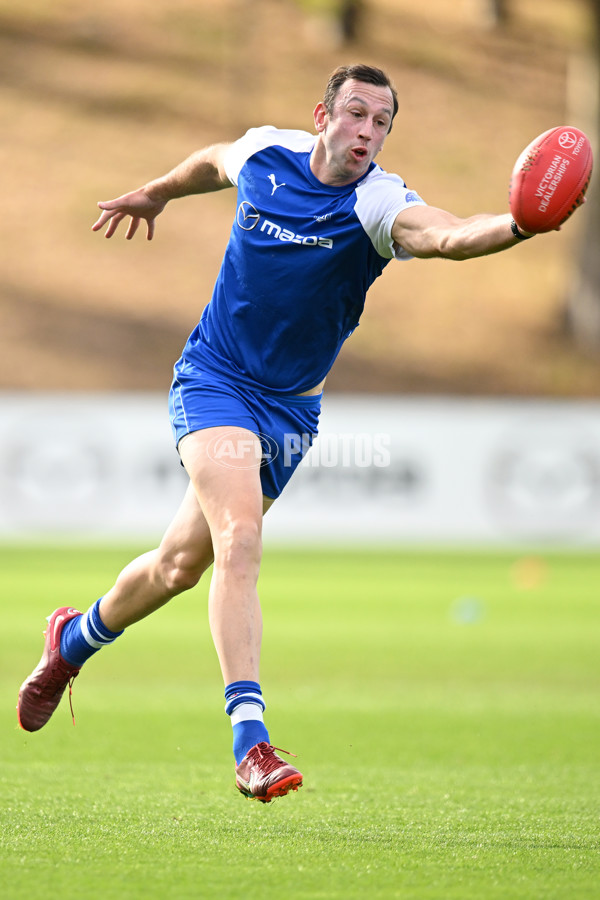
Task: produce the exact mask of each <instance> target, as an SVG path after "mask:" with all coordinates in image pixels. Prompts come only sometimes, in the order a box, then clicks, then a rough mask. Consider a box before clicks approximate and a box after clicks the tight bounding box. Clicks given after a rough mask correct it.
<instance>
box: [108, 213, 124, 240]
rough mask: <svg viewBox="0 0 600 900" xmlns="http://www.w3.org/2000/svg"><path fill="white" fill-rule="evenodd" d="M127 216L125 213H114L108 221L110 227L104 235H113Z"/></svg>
mask: <svg viewBox="0 0 600 900" xmlns="http://www.w3.org/2000/svg"><path fill="white" fill-rule="evenodd" d="M124 218H125V213H119V212H118V213H113V215H112V218H111V220H110V222H109V223H108V228H107V229H106V232H105V234H104V237H107V238H109V237H112V236H113V234H114V233H115V231H116V230H117V228H118V227H119V223H120V222H121V221H122V220H123V219H124Z"/></svg>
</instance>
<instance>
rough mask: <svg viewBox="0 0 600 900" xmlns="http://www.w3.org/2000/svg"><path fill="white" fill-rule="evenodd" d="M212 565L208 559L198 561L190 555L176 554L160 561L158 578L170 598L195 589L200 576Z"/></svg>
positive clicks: (198, 559)
mask: <svg viewBox="0 0 600 900" xmlns="http://www.w3.org/2000/svg"><path fill="white" fill-rule="evenodd" d="M211 563H212V557H211V558H210V559H200V558H198V557H195V556H194V554H191V553H176V554H173V555H171V556H165V557H162V558H161V560H160V563H159V565H160V578H161V580H162V582H163V583H164V585H165V588H166V591H167V593H168V594H170V595H171V596H173V597H174V596H175V595H176V594H182V593H183V592H184V591H189V590H190V588H193V587H195V586H196V585H197V584H198V582H199V581H200V578H201V577H202V574H203V573H204V572H205V571H206V569H208V567H209V566H210V564H211Z"/></svg>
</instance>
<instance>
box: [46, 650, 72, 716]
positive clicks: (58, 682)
mask: <svg viewBox="0 0 600 900" xmlns="http://www.w3.org/2000/svg"><path fill="white" fill-rule="evenodd" d="M60 663H61V665H60V666H57V668H56V669H55V671H54V672H53V673H52V675H50V677H49V678H48V682H47V689H49V690H54V689H60V688H62V687H63V685H64V683H65V676H66V677H67V685H68V688H69V709H70V710H71V718H72V719H73V725H75V712H74V710H73V682H74V681H75V679H76V678H77V676H78V675H79V669H77V670H76V671H73V668H72V666H68V665H67V664H65V663H64V661H63V660H62V659H61V660H60Z"/></svg>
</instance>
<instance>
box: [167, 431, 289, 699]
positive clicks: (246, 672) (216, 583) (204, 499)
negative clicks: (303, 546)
mask: <svg viewBox="0 0 600 900" xmlns="http://www.w3.org/2000/svg"><path fill="white" fill-rule="evenodd" d="M225 434H226V435H227V437H228V439H230V440H231V441H238V440H239V446H242V447H244V446H245V447H247V450H248V453H247V455H243V454H242V455H241V458H236V459H232V460H229V461H228V465H227V466H223V465H222V464H220V463H219V462H217V461H215V460H214V459H212V458H211V452H210V451H211V446H213V445H214V444H213V442H214V441H216V440H217V439H218V438H219V436H221V435H225ZM259 447H260V445H259V442H258V439H257V438H256V436H255V435H253V434H252V432H250V431H247V430H246V429H242V428H231V427H219V428H208V429H205V430H204V431H199V432H194V433H193V434H190V435H188V436H187V437H186V438H185V439H184V440H183V441H182V442H181V444H180V453H181V458H182V460H183V464H184V465H185V468H186V470H187V472H188V474H189V476H190V479H191V481H192V484H193V485H194V488H195V490H196V496H197V497H198V499H199V503H200V505H201V507H202V511H203V513H204V516H205V519H206V521H207V523H208V525H209V527H210V533H211V537H212V546H213V548H214V568H213V576H212V581H211V587H210V596H209V621H210V627H211V633H212V637H213V641H214V644H215V648H216V650H217V655H218V657H219V662H220V665H221V671H222V673H223V679H224V682H225V684H230V683H231V682H233V681H241V680H249V681H259V680H260V678H259V661H260V646H261V640H262V615H261V609H260V603H259V600H258V593H257V589H256V584H257V581H258V573H259V568H260V562H261V555H262V538H261V534H262V516H263V512H264V511H266V509H267V508H268V507H269V506H270V504H271V503H272V501H271V500H269V499H267V498H263V495H262V490H261V485H260V470H259V465H258V462H256V464H255V465H251V464H249V460H250V462H251V461H252V459H254V460H256V459H257V450H258V449H259ZM259 456H260V455H258V458H259Z"/></svg>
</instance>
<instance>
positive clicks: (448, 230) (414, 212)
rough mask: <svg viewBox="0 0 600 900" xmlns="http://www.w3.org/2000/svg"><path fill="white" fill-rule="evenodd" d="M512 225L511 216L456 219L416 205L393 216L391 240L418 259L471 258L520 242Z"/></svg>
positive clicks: (478, 216) (443, 211) (484, 215)
mask: <svg viewBox="0 0 600 900" xmlns="http://www.w3.org/2000/svg"><path fill="white" fill-rule="evenodd" d="M511 222H512V216H511V215H510V213H506V214H503V215H488V214H485V213H484V214H481V215H477V216H471V217H470V218H468V219H459V218H458V217H457V216H453V215H452V214H451V213H449V212H446V211H445V210H443V209H437V208H436V207H434V206H415V207H412V208H410V209H405V210H403V211H402V212H401V213H399V214H398V215H397V216H396V220H395V222H394V225H393V228H392V237H393V238H394V241H395V242H396V244H399V245H400V246H401V247H403V248H404V250H406V251H407V252H408V253H410V254H411V255H412V256H416V257H419V258H421V259H428V258H430V257H435V256H437V257H441V258H442V259H473V258H474V257H476V256H487V255H488V254H490V253H498V252H499V251H500V250H506V249H507V248H508V247H512V246H514V245H515V244H517V243H519V240H518V238H516V237H515V236H514V234H513V232H512V230H511ZM521 231H522V229H521ZM522 233H523V232H522Z"/></svg>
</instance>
